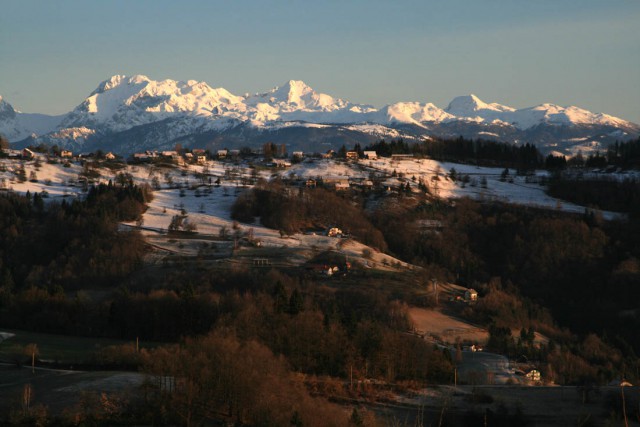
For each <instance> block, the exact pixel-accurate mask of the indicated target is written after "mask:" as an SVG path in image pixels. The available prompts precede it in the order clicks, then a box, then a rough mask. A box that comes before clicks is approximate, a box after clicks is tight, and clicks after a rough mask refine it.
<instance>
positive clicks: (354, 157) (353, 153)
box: [346, 151, 360, 160]
mask: <svg viewBox="0 0 640 427" xmlns="http://www.w3.org/2000/svg"><path fill="white" fill-rule="evenodd" d="M346 157H347V160H358V158H359V157H360V156H358V152H357V151H347V154H346Z"/></svg>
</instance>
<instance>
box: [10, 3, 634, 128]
mask: <svg viewBox="0 0 640 427" xmlns="http://www.w3.org/2000/svg"><path fill="white" fill-rule="evenodd" d="M638 23H640V1H638V0H598V1H592V0H459V1H455V0H447V1H442V0H438V1H433V2H432V1H426V0H420V1H401V0H397V1H376V0H364V1H355V0H340V1H319V0H315V1H306V0H305V1H294V0H288V1H285V0H283V1H268V0H257V1H243V0H233V1H219V2H218V1H204V0H203V1H168V0H167V1H164V0H153V1H134V0H122V1H120V0H110V1H86V0H82V1H80V0H78V1H65V0H56V1H51V0H44V1H32V0H16V1H12V0H0V95H2V96H3V97H4V98H5V99H6V100H7V101H8V102H10V103H11V104H12V105H13V106H14V107H15V108H16V109H19V110H21V111H24V112H43V113H49V114H52V113H56V114H59V113H64V112H67V111H69V110H71V109H72V108H73V107H75V106H76V105H77V104H79V103H80V102H82V101H83V100H84V98H85V97H86V96H88V95H89V93H90V92H91V91H92V90H93V89H95V88H96V86H97V85H98V84H99V83H100V82H101V81H102V80H105V79H107V78H108V77H110V76H111V75H114V74H126V75H132V74H145V75H147V76H149V77H150V78H152V79H156V80H162V79H166V78H170V79H175V80H190V79H194V80H204V81H206V82H207V83H209V84H210V85H211V86H212V87H224V88H226V89H228V90H229V91H231V92H232V93H235V94H238V95H241V94H244V93H246V92H250V93H253V92H258V91H266V90H268V89H270V88H272V87H274V86H278V85H281V84H283V83H284V82H285V81H287V80H290V79H297V80H304V81H305V82H306V83H307V84H309V85H310V86H311V87H313V88H314V89H316V90H317V91H319V92H324V93H328V94H330V95H333V96H335V97H340V98H344V99H348V100H350V101H352V102H357V103H368V104H373V105H375V106H377V107H380V106H382V105H384V104H387V103H391V102H396V101H421V102H433V103H435V104H436V105H438V106H439V107H442V108H445V107H446V106H447V104H448V103H449V101H450V100H451V99H452V98H453V97H455V96H458V95H466V94H469V93H474V94H476V95H478V96H479V97H480V98H481V99H483V100H484V101H486V102H500V103H502V104H506V105H510V106H512V107H516V108H521V107H529V106H533V105H537V104H540V103H543V102H552V103H555V104H560V105H565V106H566V105H577V106H580V107H583V108H586V109H589V110H591V111H594V112H606V113H609V114H612V115H615V116H618V117H621V118H623V119H627V120H631V121H634V122H636V123H640V30H639V25H638Z"/></svg>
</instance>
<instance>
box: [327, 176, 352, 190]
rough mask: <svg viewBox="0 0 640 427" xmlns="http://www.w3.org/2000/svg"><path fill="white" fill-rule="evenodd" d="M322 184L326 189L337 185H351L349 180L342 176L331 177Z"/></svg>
mask: <svg viewBox="0 0 640 427" xmlns="http://www.w3.org/2000/svg"><path fill="white" fill-rule="evenodd" d="M322 183H323V184H324V185H325V186H326V187H329V188H330V187H334V188H335V185H336V184H347V185H349V178H345V177H341V176H330V177H326V178H322Z"/></svg>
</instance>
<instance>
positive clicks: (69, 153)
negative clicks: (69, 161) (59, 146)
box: [60, 150, 73, 158]
mask: <svg viewBox="0 0 640 427" xmlns="http://www.w3.org/2000/svg"><path fill="white" fill-rule="evenodd" d="M60 157H62V158H71V157H73V152H72V151H69V150H62V151H60Z"/></svg>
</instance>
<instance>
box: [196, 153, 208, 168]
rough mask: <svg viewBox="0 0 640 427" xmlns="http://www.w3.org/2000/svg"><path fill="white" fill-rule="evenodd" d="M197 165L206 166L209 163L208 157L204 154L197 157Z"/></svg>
mask: <svg viewBox="0 0 640 427" xmlns="http://www.w3.org/2000/svg"><path fill="white" fill-rule="evenodd" d="M196 163H197V164H199V165H204V164H205V163H207V156H206V155H204V154H198V155H197V156H196Z"/></svg>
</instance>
